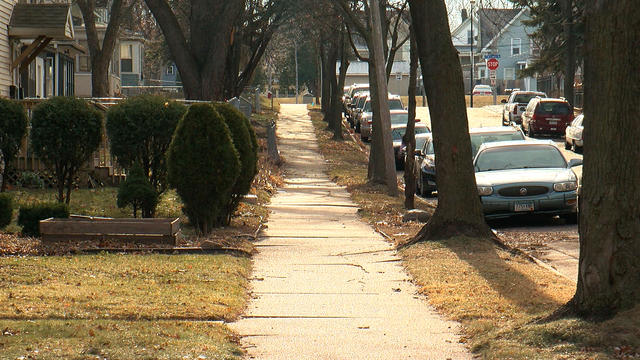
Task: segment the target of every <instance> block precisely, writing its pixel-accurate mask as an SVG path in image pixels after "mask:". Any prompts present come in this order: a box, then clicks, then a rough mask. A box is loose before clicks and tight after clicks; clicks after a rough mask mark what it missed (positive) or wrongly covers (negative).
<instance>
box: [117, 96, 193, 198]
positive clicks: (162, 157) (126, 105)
mask: <svg viewBox="0 0 640 360" xmlns="http://www.w3.org/2000/svg"><path fill="white" fill-rule="evenodd" d="M186 111H187V109H186V107H185V106H184V105H182V104H180V103H177V102H175V101H169V100H168V99H165V98H163V97H160V96H151V95H142V96H136V97H132V98H128V99H126V100H124V101H123V102H121V103H119V104H117V105H115V106H112V107H111V108H110V109H109V111H108V112H107V126H106V128H107V134H108V136H109V141H110V145H111V153H112V154H113V155H114V156H115V157H116V158H117V159H118V163H119V164H120V165H122V166H123V167H124V168H126V169H132V168H133V167H135V166H136V165H139V166H141V167H142V169H143V171H144V173H145V176H146V177H147V178H148V180H149V182H150V183H151V185H152V186H153V188H154V189H155V190H156V192H157V193H158V195H160V194H162V193H163V192H164V191H165V190H166V189H167V185H168V184H167V163H166V153H167V149H169V144H171V138H172V137H173V132H174V131H175V129H176V126H177V125H178V121H180V118H181V117H182V116H183V115H184V113H185V112H186Z"/></svg>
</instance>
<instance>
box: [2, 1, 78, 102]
mask: <svg viewBox="0 0 640 360" xmlns="http://www.w3.org/2000/svg"><path fill="white" fill-rule="evenodd" d="M74 39H75V33H74V26H73V18H72V15H71V5H70V4H64V3H56V4H43V3H38V4H32V3H16V1H14V0H0V96H6V97H11V98H46V97H49V96H56V95H74V77H73V72H74V67H75V56H76V55H77V54H79V53H84V52H85V49H84V48H83V47H82V46H80V45H79V44H78V43H77V42H75V40H74Z"/></svg>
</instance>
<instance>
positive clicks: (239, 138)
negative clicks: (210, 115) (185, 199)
mask: <svg viewBox="0 0 640 360" xmlns="http://www.w3.org/2000/svg"><path fill="white" fill-rule="evenodd" d="M214 108H215V109H216V111H217V112H218V113H219V114H220V115H222V117H223V118H224V120H225V123H226V124H227V126H228V127H229V130H231V138H232V140H233V145H234V146H235V148H236V150H237V151H238V155H239V156H240V164H241V168H240V174H239V175H238V179H236V183H235V184H234V186H233V188H232V189H231V198H230V199H229V203H228V204H227V209H226V214H225V215H226V216H225V222H226V223H227V224H228V223H229V222H230V221H231V215H233V213H234V212H235V210H236V209H237V208H238V204H239V203H240V200H241V199H242V197H243V196H244V195H246V194H247V193H248V192H249V190H250V189H251V183H252V182H253V178H254V177H255V176H256V173H257V163H258V154H257V152H256V148H255V147H254V145H253V142H252V139H251V134H250V133H249V129H248V128H247V125H248V124H247V123H248V121H246V117H245V116H244V115H243V114H242V113H241V112H240V111H238V110H237V109H236V108H235V107H233V106H232V105H229V104H227V103H216V104H214ZM254 136H255V134H254Z"/></svg>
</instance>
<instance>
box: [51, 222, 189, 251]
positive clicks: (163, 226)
mask: <svg viewBox="0 0 640 360" xmlns="http://www.w3.org/2000/svg"><path fill="white" fill-rule="evenodd" d="M179 233H180V219H179V218H168V219H114V218H101V217H84V216H72V217H71V218H69V219H54V218H49V219H46V220H41V221H40V234H41V236H42V241H65V240H119V241H127V242H136V243H147V244H171V245H176V239H177V237H178V234H179Z"/></svg>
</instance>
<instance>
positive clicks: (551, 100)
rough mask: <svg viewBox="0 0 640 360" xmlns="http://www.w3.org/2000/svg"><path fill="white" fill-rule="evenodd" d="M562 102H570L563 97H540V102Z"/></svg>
mask: <svg viewBox="0 0 640 360" xmlns="http://www.w3.org/2000/svg"><path fill="white" fill-rule="evenodd" d="M543 101H544V102H561V103H568V101H567V99H561V98H540V102H543Z"/></svg>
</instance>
